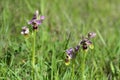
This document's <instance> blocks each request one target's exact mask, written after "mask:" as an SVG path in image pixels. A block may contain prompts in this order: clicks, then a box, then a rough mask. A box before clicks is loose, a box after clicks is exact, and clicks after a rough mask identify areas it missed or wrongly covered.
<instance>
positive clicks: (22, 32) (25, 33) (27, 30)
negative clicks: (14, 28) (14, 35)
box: [21, 26, 29, 35]
mask: <svg viewBox="0 0 120 80" xmlns="http://www.w3.org/2000/svg"><path fill="white" fill-rule="evenodd" d="M21 34H23V35H28V34H29V28H27V27H26V26H24V27H22V31H21Z"/></svg>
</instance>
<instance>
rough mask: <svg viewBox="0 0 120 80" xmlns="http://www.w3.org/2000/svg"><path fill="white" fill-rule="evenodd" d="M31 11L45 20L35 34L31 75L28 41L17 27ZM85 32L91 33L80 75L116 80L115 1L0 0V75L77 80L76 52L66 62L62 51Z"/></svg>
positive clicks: (118, 21) (119, 45)
mask: <svg viewBox="0 0 120 80" xmlns="http://www.w3.org/2000/svg"><path fill="white" fill-rule="evenodd" d="M36 10H39V12H40V14H41V15H44V16H45V20H44V21H43V23H42V24H41V25H40V26H39V29H38V32H37V33H36V44H35V66H36V67H35V70H36V71H35V73H34V75H32V74H31V70H32V68H31V49H32V47H33V45H32V44H31V43H33V40H32V39H29V41H28V42H26V39H25V37H24V36H23V35H21V28H22V27H23V26H28V24H27V22H28V21H29V20H31V18H32V17H33V14H34V12H35V11H36ZM88 32H95V33H96V34H97V35H96V37H95V38H94V39H92V41H93V44H94V49H93V50H89V51H88V55H87V57H86V61H85V78H86V80H120V0H0V80H80V75H81V73H80V72H81V71H80V69H79V67H80V66H81V63H80V61H81V60H82V59H81V58H80V55H77V56H76V58H75V59H74V62H71V63H70V65H68V66H66V65H65V57H66V53H65V51H66V49H69V48H71V47H75V46H76V45H77V44H78V43H79V42H80V40H81V36H85V35H86V34H87V33H88ZM78 54H82V53H81V52H79V53H78ZM73 64H74V66H73ZM33 76H34V78H33Z"/></svg>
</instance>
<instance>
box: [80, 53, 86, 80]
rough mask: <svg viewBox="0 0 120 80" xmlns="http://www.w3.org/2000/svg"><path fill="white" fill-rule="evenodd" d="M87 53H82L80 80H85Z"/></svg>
mask: <svg viewBox="0 0 120 80" xmlns="http://www.w3.org/2000/svg"><path fill="white" fill-rule="evenodd" d="M86 54H87V53H82V55H81V64H80V72H81V74H80V80H85V59H86Z"/></svg>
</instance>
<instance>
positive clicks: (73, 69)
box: [72, 64, 75, 80]
mask: <svg viewBox="0 0 120 80" xmlns="http://www.w3.org/2000/svg"><path fill="white" fill-rule="evenodd" d="M74 75H75V74H74V64H73V66H72V80H74Z"/></svg>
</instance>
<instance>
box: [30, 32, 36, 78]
mask: <svg viewBox="0 0 120 80" xmlns="http://www.w3.org/2000/svg"><path fill="white" fill-rule="evenodd" d="M35 44H36V31H34V32H33V45H32V46H33V47H32V61H31V63H32V74H33V80H34V79H35V74H34V73H35Z"/></svg>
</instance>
